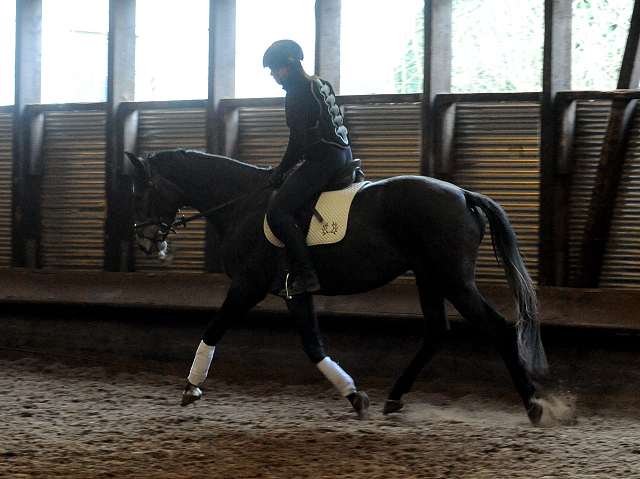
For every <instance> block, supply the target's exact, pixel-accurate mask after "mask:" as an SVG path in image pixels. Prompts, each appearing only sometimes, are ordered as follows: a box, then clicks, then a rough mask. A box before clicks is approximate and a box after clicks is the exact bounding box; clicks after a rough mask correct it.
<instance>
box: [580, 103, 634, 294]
mask: <svg viewBox="0 0 640 479" xmlns="http://www.w3.org/2000/svg"><path fill="white" fill-rule="evenodd" d="M610 111H611V102H610V101H579V102H578V103H577V108H576V135H575V142H574V148H575V151H574V161H575V164H574V169H573V175H572V185H571V222H570V256H569V257H570V264H569V268H570V269H569V275H570V281H573V280H574V279H575V276H576V271H577V261H578V257H579V255H580V247H581V243H582V235H583V232H584V228H585V224H586V218H587V211H588V208H589V205H590V202H591V193H592V189H593V186H594V183H595V178H596V174H597V170H598V163H599V161H600V155H601V152H602V143H603V140H604V135H605V131H606V128H607V123H608V119H609V113H610ZM599 287H602V288H638V287H640V118H639V117H638V112H636V117H635V120H634V123H633V125H632V128H631V135H630V141H629V145H628V151H627V155H626V158H625V163H624V168H623V173H622V177H621V181H620V187H619V190H618V196H617V198H616V205H615V210H614V213H613V217H612V223H611V231H610V234H609V241H608V243H607V247H606V250H605V256H604V262H603V265H602V272H601V275H600V283H599Z"/></svg>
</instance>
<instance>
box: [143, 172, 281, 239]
mask: <svg viewBox="0 0 640 479" xmlns="http://www.w3.org/2000/svg"><path fill="white" fill-rule="evenodd" d="M267 188H270V185H267V186H263V187H262V188H258V189H256V190H254V191H250V192H249V193H245V194H244V195H242V196H238V197H237V198H233V199H231V200H229V201H227V202H225V203H222V204H221V205H218V206H214V207H213V208H210V209H208V210H207V211H204V212H202V213H197V214H195V215H192V216H189V217H185V216H184V215H182V216H181V217H180V219H177V220H175V221H174V222H173V223H171V224H170V225H168V224H167V223H163V222H162V221H153V220H151V221H145V222H144V223H137V224H135V225H133V228H134V230H136V231H137V230H138V229H140V228H145V227H147V226H160V227H162V229H163V230H164V231H165V232H164V233H163V234H164V235H165V237H166V235H168V234H169V232H174V233H176V234H178V232H177V231H176V230H175V227H176V226H183V227H184V228H186V227H187V223H190V222H191V221H194V220H197V219H200V218H202V217H204V216H207V215H209V214H211V213H213V212H215V211H218V210H221V209H223V208H226V207H227V206H230V205H232V204H233V203H235V202H236V201H240V200H243V199H245V198H248V197H249V196H252V195H255V194H256V193H259V192H260V191H262V190H266V189H267Z"/></svg>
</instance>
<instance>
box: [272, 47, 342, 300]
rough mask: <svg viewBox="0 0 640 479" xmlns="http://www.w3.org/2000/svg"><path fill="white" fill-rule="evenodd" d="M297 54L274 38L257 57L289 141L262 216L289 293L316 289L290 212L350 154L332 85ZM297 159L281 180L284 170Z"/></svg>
mask: <svg viewBox="0 0 640 479" xmlns="http://www.w3.org/2000/svg"><path fill="white" fill-rule="evenodd" d="M303 57H304V55H303V53H302V48H300V45H298V44H297V43H296V42H294V41H292V40H278V41H277V42H275V43H273V45H271V46H270V47H269V48H268V49H267V51H266V52H265V54H264V57H263V60H262V64H263V66H264V68H270V69H271V76H273V79H274V80H275V81H276V82H277V83H278V84H279V85H282V88H283V89H284V90H285V91H286V92H287V94H286V97H285V117H286V120H287V125H288V126H289V144H288V146H287V149H286V151H285V153H284V156H283V157H282V161H280V163H279V164H278V165H277V166H276V167H275V168H274V169H273V172H272V174H271V180H270V181H271V185H272V186H273V187H274V188H276V189H277V191H276V192H275V194H274V196H273V197H272V199H271V201H270V203H269V207H268V210H267V221H268V223H269V227H270V228H271V230H272V231H273V232H274V234H275V235H276V236H277V237H278V238H279V239H280V241H282V242H283V243H284V245H285V248H286V250H287V253H288V255H289V258H290V261H291V269H292V273H293V275H294V278H295V279H294V281H293V283H292V284H291V285H290V286H289V288H288V290H287V291H286V293H288V294H289V295H295V294H300V293H304V292H315V291H318V290H319V289H320V281H319V279H318V275H317V273H316V270H315V268H314V266H313V263H312V261H311V256H310V255H309V250H308V247H307V242H306V238H305V236H304V233H303V232H302V230H301V229H300V227H299V226H298V225H297V224H296V221H295V219H294V216H293V213H294V211H296V210H297V209H298V208H299V207H300V206H302V205H303V204H304V203H305V202H306V201H307V200H309V199H310V198H312V197H313V196H314V195H315V194H317V193H318V192H319V191H321V190H322V188H323V187H324V186H325V185H326V184H327V183H328V182H329V180H330V179H331V178H332V177H333V176H334V175H335V174H336V173H337V172H338V171H340V169H341V168H342V167H344V166H345V165H346V164H347V163H349V162H350V161H351V160H352V156H351V147H350V146H349V134H348V131H347V128H346V127H345V125H344V119H343V117H342V113H341V111H340V107H339V106H338V105H337V104H336V98H335V93H334V91H333V87H332V86H331V84H329V83H328V82H326V81H324V80H322V79H320V78H318V77H317V76H310V75H308V74H307V73H306V72H305V71H304V69H303V68H302V64H301V61H302V59H303ZM303 160H304V161H303ZM301 161H302V164H301V165H300V166H299V167H298V168H297V169H295V170H294V171H293V172H292V173H291V174H290V175H289V176H288V177H287V178H286V180H285V174H286V173H287V172H288V171H289V170H290V169H292V168H293V167H294V166H295V165H297V164H298V163H300V162H301ZM282 293H284V291H283V292H282Z"/></svg>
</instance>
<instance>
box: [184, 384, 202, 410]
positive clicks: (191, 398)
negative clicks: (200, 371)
mask: <svg viewBox="0 0 640 479" xmlns="http://www.w3.org/2000/svg"><path fill="white" fill-rule="evenodd" d="M201 397H202V391H201V390H200V388H199V387H198V386H194V385H193V384H191V383H189V384H187V387H186V388H184V391H183V392H182V401H180V406H187V405H188V404H191V403H192V402H196V401H197V400H198V399H200V398H201Z"/></svg>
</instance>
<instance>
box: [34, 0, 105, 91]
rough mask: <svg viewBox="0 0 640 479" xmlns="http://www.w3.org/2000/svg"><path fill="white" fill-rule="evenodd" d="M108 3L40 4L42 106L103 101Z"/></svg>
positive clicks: (62, 0)
mask: <svg viewBox="0 0 640 479" xmlns="http://www.w3.org/2000/svg"><path fill="white" fill-rule="evenodd" d="M108 31H109V2H108V0H92V1H91V2H87V1H85V0H43V2H42V103H72V102H96V101H104V100H106V98H107V40H108Z"/></svg>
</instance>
